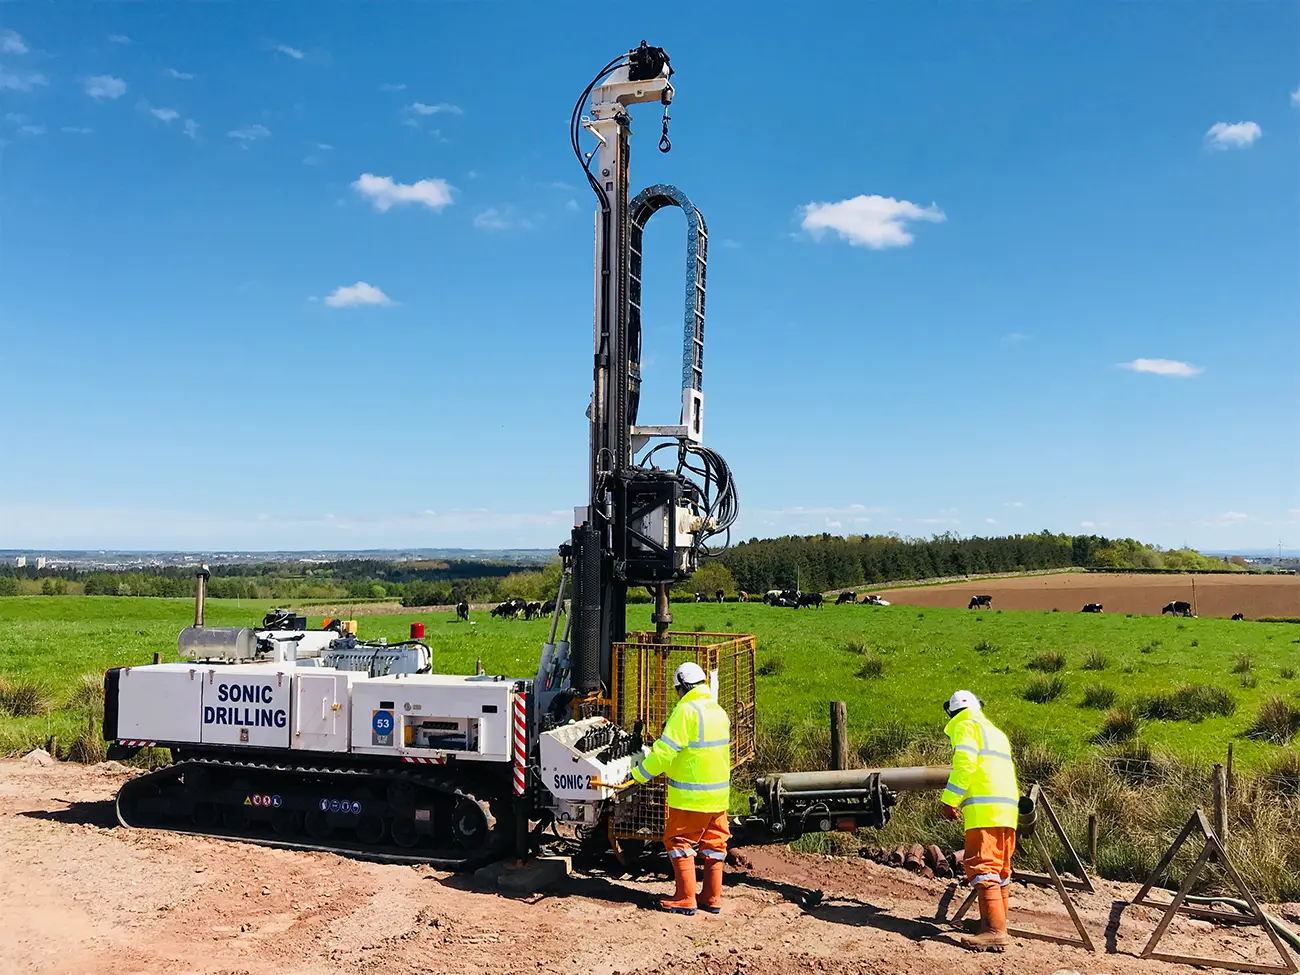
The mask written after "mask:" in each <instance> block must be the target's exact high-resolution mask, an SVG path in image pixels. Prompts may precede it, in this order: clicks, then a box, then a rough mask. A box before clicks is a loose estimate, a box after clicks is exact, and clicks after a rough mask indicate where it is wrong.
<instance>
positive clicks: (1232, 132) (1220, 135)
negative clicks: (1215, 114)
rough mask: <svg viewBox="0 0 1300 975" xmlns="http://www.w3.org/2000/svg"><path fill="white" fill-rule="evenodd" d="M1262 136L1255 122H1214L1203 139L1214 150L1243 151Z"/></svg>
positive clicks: (1262, 131)
mask: <svg viewBox="0 0 1300 975" xmlns="http://www.w3.org/2000/svg"><path fill="white" fill-rule="evenodd" d="M1263 134H1264V130H1263V129H1261V128H1260V127H1259V125H1258V124H1257V123H1255V122H1215V123H1214V124H1213V125H1211V126H1210V130H1209V131H1208V132H1206V133H1205V139H1206V141H1207V142H1208V143H1209V144H1210V145H1211V146H1212V147H1213V148H1215V149H1244V148H1246V147H1247V146H1248V145H1250V144H1251V143H1252V142H1254V141H1255V140H1256V139H1258V138H1259V137H1260V136H1262V135H1263Z"/></svg>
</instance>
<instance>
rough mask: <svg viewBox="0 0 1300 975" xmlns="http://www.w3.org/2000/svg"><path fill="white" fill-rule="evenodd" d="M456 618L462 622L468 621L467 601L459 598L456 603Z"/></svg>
mask: <svg viewBox="0 0 1300 975" xmlns="http://www.w3.org/2000/svg"><path fill="white" fill-rule="evenodd" d="M456 619H458V620H460V621H461V622H462V623H466V622H468V621H469V603H467V602H465V601H464V600H461V601H460V602H458V603H457V604H456Z"/></svg>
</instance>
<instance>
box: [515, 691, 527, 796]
mask: <svg viewBox="0 0 1300 975" xmlns="http://www.w3.org/2000/svg"><path fill="white" fill-rule="evenodd" d="M513 724H514V728H513V731H512V735H511V739H512V740H513V741H514V746H515V747H514V757H515V783H514V784H515V795H517V796H522V795H523V794H524V789H525V788H526V786H527V766H528V698H527V697H525V696H524V694H522V693H516V694H515V708H514V722H513Z"/></svg>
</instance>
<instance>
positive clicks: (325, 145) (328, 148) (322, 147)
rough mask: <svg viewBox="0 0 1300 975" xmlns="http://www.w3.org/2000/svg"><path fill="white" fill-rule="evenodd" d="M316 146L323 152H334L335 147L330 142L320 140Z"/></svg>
mask: <svg viewBox="0 0 1300 975" xmlns="http://www.w3.org/2000/svg"><path fill="white" fill-rule="evenodd" d="M316 148H317V149H319V150H320V151H321V152H332V151H333V149H334V147H333V146H332V145H330V144H329V143H328V142H318V143H316Z"/></svg>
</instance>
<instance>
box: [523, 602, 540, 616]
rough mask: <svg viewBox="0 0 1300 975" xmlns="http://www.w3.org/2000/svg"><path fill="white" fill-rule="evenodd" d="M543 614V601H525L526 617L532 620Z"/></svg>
mask: <svg viewBox="0 0 1300 975" xmlns="http://www.w3.org/2000/svg"><path fill="white" fill-rule="evenodd" d="M541 615H542V604H541V603H524V619H526V620H532V619H536V618H537V617H539V616H541Z"/></svg>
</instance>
